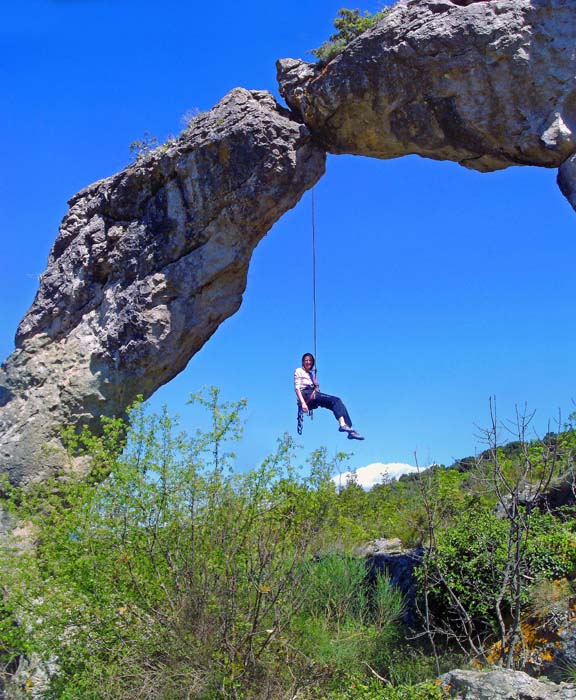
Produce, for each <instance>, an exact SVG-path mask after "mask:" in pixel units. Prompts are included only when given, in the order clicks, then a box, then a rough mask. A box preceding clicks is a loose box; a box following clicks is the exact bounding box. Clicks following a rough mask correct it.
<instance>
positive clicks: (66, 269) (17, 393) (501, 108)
mask: <svg viewBox="0 0 576 700" xmlns="http://www.w3.org/2000/svg"><path fill="white" fill-rule="evenodd" d="M575 15H576V8H575V7H574V5H573V3H572V2H568V1H567V0H550V2H548V3H544V2H540V1H539V0H538V1H536V0H535V1H534V2H528V0H479V1H478V2H473V1H472V2H462V1H460V2H450V1H448V0H424V1H418V2H415V1H414V0H402V1H401V2H400V3H398V4H397V5H396V6H395V7H394V8H393V10H392V11H391V12H390V13H389V14H388V15H387V16H386V18H385V19H384V20H383V21H382V22H381V23H380V24H379V25H378V26H376V27H375V28H374V29H372V30H371V31H370V32H367V33H366V34H365V35H363V36H362V37H360V38H358V39H357V40H356V41H354V42H353V43H352V44H351V45H350V46H349V47H348V49H347V50H346V51H345V52H344V53H343V54H342V55H341V56H339V57H338V58H336V59H335V60H334V61H332V62H331V63H330V64H329V65H328V66H327V67H325V68H323V69H321V70H319V69H318V68H317V67H314V66H310V65H309V64H304V63H302V62H296V61H291V60H285V61H282V62H280V64H279V67H280V71H279V73H280V75H279V78H280V83H281V90H282V93H283V95H284V96H285V97H286V99H287V101H288V103H289V105H290V106H291V108H292V110H293V113H289V112H288V111H287V110H285V109H282V108H281V107H279V106H278V105H277V104H276V102H275V101H274V99H273V98H272V97H271V96H270V95H268V94H267V93H263V92H249V91H247V90H242V89H237V90H234V91H232V93H230V94H229V95H228V96H226V97H225V98H224V99H223V100H222V101H221V102H220V103H219V104H218V105H217V106H216V107H215V108H214V109H213V110H211V111H210V112H209V113H208V114H206V115H203V116H201V117H199V118H198V119H197V120H195V122H194V124H193V126H192V128H191V129H190V130H189V131H187V132H186V133H185V134H184V135H183V136H182V137H181V138H180V139H179V140H177V141H176V142H175V143H171V144H168V145H167V146H165V147H163V148H161V149H160V150H158V151H156V152H153V153H152V154H150V155H149V156H148V157H146V158H143V159H141V160H140V161H139V162H138V163H136V164H135V165H133V166H130V167H129V168H127V169H125V170H124V171H122V172H121V173H119V174H117V175H115V176H113V177H111V178H108V179H106V180H102V181H100V182H98V183H95V184H94V185H92V186H90V187H88V188H86V189H85V190H83V191H82V192H80V193H79V194H78V195H76V196H75V197H74V198H73V199H72V200H71V202H70V204H71V208H70V211H69V213H68V214H67V215H66V217H65V218H64V220H63V223H62V226H61V229H60V233H59V236H58V238H57V240H56V242H55V244H54V247H53V250H52V253H51V256H50V260H49V264H48V269H47V271H46V273H45V274H44V275H43V278H42V280H41V285H40V289H39V291H38V294H37V297H36V299H35V301H34V303H33V305H32V308H31V309H30V311H29V312H28V314H27V315H26V316H25V318H24V319H23V321H22V323H21V325H20V328H19V330H18V335H17V350H16V351H15V353H14V354H13V355H12V356H11V357H10V358H9V359H8V360H7V362H6V363H5V365H4V367H3V371H2V374H1V375H0V439H1V441H2V448H1V452H0V469H2V470H3V471H4V472H6V473H7V474H8V475H9V477H10V479H11V480H12V482H14V483H22V484H25V483H28V482H30V481H32V480H35V479H42V478H44V477H45V476H46V475H48V474H49V473H51V471H52V470H53V469H54V468H57V467H58V465H59V462H60V456H59V454H58V453H52V452H50V451H46V450H45V447H46V445H52V446H53V447H55V448H56V449H57V448H58V439H57V432H58V427H59V426H60V425H61V424H63V423H71V424H82V423H85V424H88V425H91V426H93V427H94V426H96V424H97V421H98V418H99V416H100V415H114V414H120V413H122V412H123V409H124V408H125V407H126V406H127V405H128V404H129V403H130V402H131V401H132V400H133V399H134V397H135V396H136V394H138V393H142V394H144V396H149V395H151V394H152V393H153V391H154V390H155V389H156V388H157V387H158V386H160V385H162V384H163V383H165V382H166V381H168V380H169V379H170V378H171V377H173V376H174V375H175V374H177V373H178V372H179V371H180V370H181V369H183V367H184V366H185V365H186V363H187V362H188V360H189V359H190V357H192V355H193V354H194V353H195V352H197V351H198V350H199V348H200V347H202V345H203V343H204V342H206V340H207V339H208V338H209V337H210V336H211V335H212V333H213V332H214V331H215V330H216V328H217V327H218V325H219V324H220V323H221V322H222V321H223V320H224V319H225V318H227V317H228V316H230V315H231V314H232V313H234V312H235V311H236V310H237V309H238V307H239V305H240V303H241V298H242V293H243V290H244V286H245V282H246V271H247V268H248V264H249V260H250V255H251V253H252V250H253V249H254V247H255V245H256V244H257V242H258V241H259V240H260V239H261V238H262V236H263V235H265V233H266V232H267V231H268V230H269V228H270V227H271V226H272V224H273V223H274V221H276V220H277V219H278V218H279V217H280V216H281V215H282V213H283V212H284V211H286V210H287V209H289V208H290V207H292V206H294V204H295V203H296V202H297V201H298V199H299V198H300V196H301V195H302V194H303V192H304V191H305V190H306V189H308V188H309V187H311V186H312V185H313V184H314V182H316V180H317V179H318V178H319V177H320V176H321V174H322V172H323V169H324V149H326V150H329V151H331V152H335V153H344V152H346V153H362V154H364V155H369V156H373V157H377V158H393V157H399V156H401V155H405V154H408V153H419V154H420V155H423V156H425V157H429V158H436V159H449V160H455V161H456V162H459V163H461V164H463V165H466V166H467V167H474V168H476V169H479V170H482V171H487V170H491V169H498V168H502V167H507V166H509V165H518V164H533V165H541V166H544V167H557V166H560V167H561V170H562V175H561V179H560V184H561V187H562V189H563V192H564V193H565V194H566V195H567V196H568V198H569V199H570V201H573V199H574V195H573V183H574V179H575V178H574V175H573V172H572V171H573V168H574V166H573V164H572V159H571V156H572V153H573V152H574V150H575V144H574V134H573V131H572V128H573V122H574V103H575V94H576V93H575V85H574V74H575V73H576V71H575V58H574V52H573V51H572V50H571V49H570V47H571V46H572V45H573V40H574V37H575V36H576V17H575ZM494 62H495V64H496V65H497V66H498V70H495V69H494V66H493V64H494ZM446 75H448V78H446ZM390 76H392V77H393V79H391V78H390ZM511 77H512V78H514V79H515V80H511V79H510V78H511ZM496 78H498V80H500V81H503V83H504V84H503V86H502V87H501V89H496V83H495V80H496ZM527 96H528V98H529V99H528V98H527ZM302 122H304V123H302ZM502 123H503V124H504V128H502Z"/></svg>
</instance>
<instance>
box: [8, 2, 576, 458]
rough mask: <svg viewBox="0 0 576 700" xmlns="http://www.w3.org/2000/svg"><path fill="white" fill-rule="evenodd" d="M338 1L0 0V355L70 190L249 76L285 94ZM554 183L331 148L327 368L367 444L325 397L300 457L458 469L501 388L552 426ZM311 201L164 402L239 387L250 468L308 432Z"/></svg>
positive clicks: (562, 346)
mask: <svg viewBox="0 0 576 700" xmlns="http://www.w3.org/2000/svg"><path fill="white" fill-rule="evenodd" d="M381 6H382V3H379V4H376V5H370V4H367V5H366V9H369V10H371V11H375V10H378V9H380V7H381ZM340 7H341V2H340V0H338V2H332V1H329V0H317V1H316V2H304V1H303V0H295V1H293V2H291V3H281V4H280V3H259V2H252V3H243V4H242V3H237V2H234V3H233V2H229V1H228V0H223V1H222V2H220V3H218V4H217V5H212V4H210V3H199V4H196V3H190V2H176V1H175V0H166V1H165V2H162V3H157V2H149V1H148V0H115V1H113V0H109V1H106V0H52V1H51V2H50V1H48V0H29V1H28V2H26V3H19V4H17V3H15V2H12V3H3V4H2V9H0V54H1V56H0V57H1V60H2V65H3V68H4V70H3V77H2V92H3V98H4V100H3V103H4V104H3V109H2V110H1V113H0V129H1V134H2V139H1V142H0V149H1V158H2V164H3V167H2V170H1V175H0V178H1V179H0V224H1V228H2V242H3V246H2V263H3V264H2V271H3V274H2V276H1V277H0V289H1V291H2V293H1V294H0V323H1V330H2V332H1V333H0V355H1V356H2V358H5V357H6V356H7V355H8V354H9V353H10V352H11V351H12V349H13V337H14V332H15V330H16V326H17V323H18V321H19V320H20V318H21V317H22V316H23V314H24V313H25V312H26V310H27V308H28V307H29V305H30V303H31V302H32V299H33V296H34V293H35V291H36V288H37V279H38V275H39V274H40V273H41V272H42V271H43V270H44V268H45V265H46V260H47V256H48V252H49V249H50V247H51V245H52V243H53V241H54V238H55V236H56V233H57V229H58V225H59V222H60V220H61V218H62V216H63V215H64V213H65V212H66V208H67V205H66V201H67V200H68V199H69V198H70V197H71V196H72V195H73V194H74V193H75V192H77V191H78V190H79V189H81V188H82V187H84V186H86V185H88V184H90V183H91V182H93V181H95V180H98V179H100V178H103V177H107V176H108V175H111V174H112V173H114V172H116V171H117V170H119V169H121V168H122V167H124V166H125V165H126V164H127V163H128V162H129V161H130V154H129V144H130V143H131V142H132V141H134V140H138V139H141V138H142V136H143V135H144V133H145V132H149V133H150V134H153V135H155V136H157V137H158V138H160V139H164V138H166V137H167V136H168V135H170V134H176V133H178V132H179V131H180V130H181V128H182V126H183V124H182V121H181V119H182V116H183V115H184V114H185V113H186V112H187V111H190V110H195V109H198V110H206V109H209V108H210V107H212V106H213V105H214V104H215V103H216V102H217V101H218V100H219V99H220V98H221V97H223V96H224V95H225V94H226V93H227V92H228V91H229V90H230V89H232V88H234V87H236V86H243V87H247V88H253V89H268V90H270V91H271V92H273V93H274V94H275V95H276V96H278V95H277V87H276V82H275V65H274V62H275V60H276V59H277V58H280V57H287V56H291V57H301V58H307V54H306V51H307V50H308V49H310V48H313V47H315V46H318V45H319V44H320V43H321V42H322V41H323V40H324V39H325V38H326V37H327V36H328V34H330V32H331V30H332V19H333V18H334V17H335V15H336V13H337V11H338V9H339V8H340ZM555 177H556V173H555V171H552V170H544V169H536V168H510V169H508V170H505V171H500V172H498V173H492V174H487V175H481V174H479V173H475V172H470V171H467V170H465V169H464V168H461V167H460V166H458V165H456V164H454V163H446V162H445V163H441V162H434V161H426V160H423V159H421V158H418V157H415V156H410V157H406V158H403V159H398V160H391V161H376V160H369V159H365V158H359V157H351V156H338V157H336V156H331V157H329V159H328V166H327V173H326V175H325V176H324V178H323V179H322V180H321V181H320V182H319V184H318V185H317V186H316V189H315V201H316V234H317V255H318V268H317V274H318V292H317V294H318V361H319V370H320V381H321V386H322V389H323V390H324V391H326V392H329V393H334V394H339V395H341V396H342V397H343V398H344V400H345V401H346V403H347V405H348V408H349V410H350V413H351V414H352V418H353V419H354V422H355V425H356V426H357V427H358V429H359V430H360V431H361V432H363V433H364V434H365V436H366V441H365V442H364V443H354V444H351V443H350V442H348V441H346V440H345V439H343V438H344V436H343V435H341V434H339V433H338V432H337V430H336V422H335V421H334V419H333V418H332V416H331V415H330V414H329V413H327V412H324V411H318V412H317V413H316V416H315V419H314V421H313V423H310V422H309V421H307V422H306V425H305V429H304V435H303V437H302V439H301V440H300V442H301V444H303V446H304V448H305V450H306V451H310V450H311V449H313V448H315V447H318V446H320V445H325V446H326V447H327V448H328V450H329V452H330V453H334V452H336V451H337V450H341V449H344V450H351V449H353V452H354V455H353V456H352V457H351V458H350V460H349V465H350V466H351V467H361V466H364V465H367V464H370V463H374V462H383V463H387V462H408V463H412V464H413V463H414V454H415V453H416V454H417V456H418V460H419V462H420V463H421V464H426V463H429V462H431V461H436V462H442V463H450V462H451V461H452V460H453V459H454V458H457V457H462V456H465V455H468V454H472V453H474V451H475V450H479V449H482V448H483V446H482V444H481V442H480V441H479V439H478V435H479V433H480V428H482V427H484V426H486V425H487V423H488V419H489V412H488V398H489V397H490V396H496V398H497V403H498V411H499V415H500V417H501V418H502V419H504V418H510V417H513V414H514V410H515V406H516V405H519V406H520V407H523V406H524V405H525V404H527V405H528V407H529V409H530V410H535V411H536V415H535V419H534V423H533V425H534V428H535V429H536V431H537V432H539V433H543V432H546V430H547V422H548V420H552V421H554V420H555V419H556V418H557V416H558V412H559V411H561V412H562V415H563V416H564V417H567V415H568V413H570V412H571V411H572V410H574V404H573V398H576V392H575V391H574V379H575V370H574V357H575V355H576V352H575V351H576V330H575V324H574V322H573V306H574V298H575V291H576V289H575V288H576V276H575V275H574V261H575V260H576V236H575V223H576V219H575V218H574V217H575V214H574V212H573V211H572V209H571V208H570V206H569V205H568V203H567V202H566V201H565V200H564V198H563V197H562V195H561V194H560V192H559V190H558V189H557V187H556V184H555ZM310 214H311V204H310V195H309V194H308V195H306V196H305V197H304V198H303V200H302V201H301V202H300V204H299V205H298V206H297V207H296V208H295V209H293V210H292V211H290V212H288V214H287V215H286V216H285V217H284V218H283V219H282V220H281V221H280V222H278V224H276V226H275V227H274V228H273V229H272V230H271V231H270V233H269V234H268V236H267V237H266V238H265V239H264V240H263V241H262V242H261V243H260V245H259V246H258V248H257V250H256V252H255V255H254V258H253V262H252V265H251V269H250V274H249V279H248V287H247V290H246V294H245V297H244V303H243V306H242V308H241V309H240V311H239V312H238V313H237V314H236V315H235V316H234V317H232V318H231V319H229V320H228V321H227V322H226V323H225V324H223V326H222V327H221V328H220V329H219V331H218V332H217V333H216V334H215V335H214V336H213V338H212V339H211V340H210V341H209V342H208V343H207V344H206V346H205V347H204V348H203V349H202V351H201V352H200V353H199V354H198V355H197V356H195V357H194V358H193V359H192V360H191V362H190V364H189V366H188V368H187V370H186V371H185V372H184V373H182V374H181V375H180V376H179V377H177V378H176V379H175V380H173V381H172V382H171V383H170V384H169V385H167V386H165V387H163V388H162V389H161V390H160V391H158V392H157V394H156V395H155V397H154V398H153V400H152V404H153V405H154V406H159V405H160V404H161V403H167V404H168V405H169V407H170V408H171V410H172V411H174V412H177V413H180V414H181V416H182V423H183V425H184V426H185V427H193V426H195V425H197V424H199V422H201V418H200V417H199V415H198V414H197V413H196V412H195V411H194V410H192V409H190V407H188V406H187V405H186V401H187V398H188V395H189V394H190V393H191V392H193V391H196V390H197V389H199V388H200V387H201V386H202V385H206V384H216V385H218V386H220V388H221V390H222V395H223V397H224V398H225V399H228V400H235V399H239V398H241V397H246V398H247V399H248V402H249V405H248V411H247V414H246V417H247V427H246V434H245V440H244V442H243V443H242V446H241V447H240V449H239V450H238V462H237V467H238V469H245V468H247V467H249V466H252V465H253V464H254V463H255V462H257V461H258V460H260V459H261V458H262V457H264V456H265V455H266V454H267V453H268V452H269V451H270V450H271V449H272V448H273V447H274V444H275V440H276V438H277V437H279V436H280V435H282V434H283V433H284V432H285V431H289V432H292V433H294V432H295V399H294V394H293V389H292V374H293V370H294V368H295V366H296V365H297V364H298V363H299V359H300V356H301V354H302V353H303V352H304V351H306V350H309V349H310V348H311V343H312V307H311V261H310V260H309V258H308V252H309V250H310ZM302 249H303V250H304V251H306V254H305V255H301V254H300V252H299V251H300V250H302ZM503 437H506V436H505V435H503Z"/></svg>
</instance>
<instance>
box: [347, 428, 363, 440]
mask: <svg viewBox="0 0 576 700" xmlns="http://www.w3.org/2000/svg"><path fill="white" fill-rule="evenodd" d="M348 440H364V438H363V437H362V435H359V434H358V433H357V432H356V431H355V430H350V431H348Z"/></svg>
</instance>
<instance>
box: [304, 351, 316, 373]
mask: <svg viewBox="0 0 576 700" xmlns="http://www.w3.org/2000/svg"><path fill="white" fill-rule="evenodd" d="M307 357H309V358H310V359H311V360H312V367H310V369H314V365H315V364H316V359H315V358H314V355H313V354H312V353H311V352H305V353H304V354H303V355H302V367H304V360H305V359H306V358H307Z"/></svg>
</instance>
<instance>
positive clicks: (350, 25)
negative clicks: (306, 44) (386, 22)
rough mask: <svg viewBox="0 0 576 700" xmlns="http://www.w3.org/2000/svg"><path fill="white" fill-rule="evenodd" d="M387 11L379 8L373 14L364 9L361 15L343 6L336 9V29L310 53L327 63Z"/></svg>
mask: <svg viewBox="0 0 576 700" xmlns="http://www.w3.org/2000/svg"><path fill="white" fill-rule="evenodd" d="M388 11H389V10H388V9H386V10H381V11H380V12H376V13H375V14H373V15H372V14H370V12H368V11H365V12H364V14H363V15H362V14H360V10H348V9H345V8H343V9H341V10H338V16H337V17H336V19H335V20H334V28H335V29H337V30H338V31H337V32H336V33H335V34H331V35H330V38H329V39H328V41H325V42H324V43H323V44H322V45H321V46H319V47H318V48H317V49H312V50H311V51H310V53H311V54H312V55H313V56H316V58H318V59H319V61H320V62H321V63H328V62H329V61H331V60H332V59H333V58H335V57H336V56H337V55H338V54H339V53H342V51H344V49H345V48H346V46H348V44H349V43H350V42H351V41H353V40H354V39H356V37H358V36H360V34H363V33H364V32H365V31H367V30H368V29H370V28H371V27H373V26H374V25H375V24H376V23H377V22H378V21H380V20H381V19H382V18H383V17H385V16H386V14H387V13H388Z"/></svg>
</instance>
